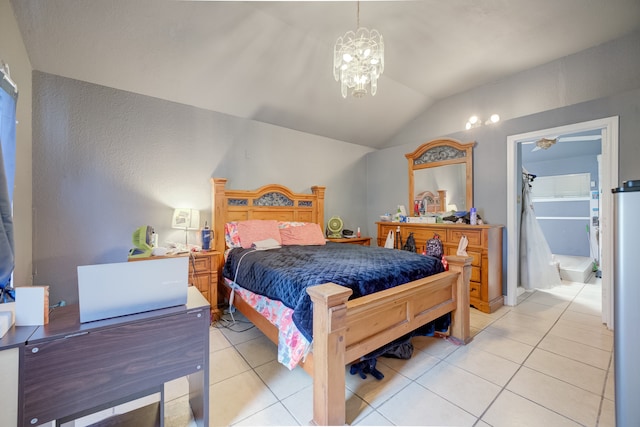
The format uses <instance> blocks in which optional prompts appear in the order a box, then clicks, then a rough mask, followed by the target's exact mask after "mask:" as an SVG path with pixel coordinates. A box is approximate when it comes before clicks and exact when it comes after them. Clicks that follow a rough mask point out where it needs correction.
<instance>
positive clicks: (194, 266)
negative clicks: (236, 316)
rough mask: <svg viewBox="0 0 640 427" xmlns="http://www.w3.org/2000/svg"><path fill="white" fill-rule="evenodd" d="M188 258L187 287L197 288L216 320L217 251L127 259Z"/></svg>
mask: <svg viewBox="0 0 640 427" xmlns="http://www.w3.org/2000/svg"><path fill="white" fill-rule="evenodd" d="M176 256H188V257H190V260H189V285H192V286H195V287H196V288H198V290H199V291H200V293H201V294H202V296H204V297H205V298H206V299H207V301H209V304H210V305H211V318H212V319H213V320H217V319H219V318H220V315H221V312H220V310H219V309H218V271H219V270H220V266H221V263H222V255H221V253H220V252H218V251H201V252H189V253H183V254H178V255H162V256H151V257H142V258H129V261H144V260H149V259H158V258H169V257H176Z"/></svg>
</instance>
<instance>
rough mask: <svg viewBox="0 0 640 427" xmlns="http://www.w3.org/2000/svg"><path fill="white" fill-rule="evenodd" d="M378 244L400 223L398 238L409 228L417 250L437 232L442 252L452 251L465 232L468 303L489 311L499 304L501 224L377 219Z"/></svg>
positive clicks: (486, 311)
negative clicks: (469, 262) (413, 222)
mask: <svg viewBox="0 0 640 427" xmlns="http://www.w3.org/2000/svg"><path fill="white" fill-rule="evenodd" d="M376 224H377V225H378V246H381V247H382V246H384V242H385V240H386V239H387V235H388V234H389V231H390V230H393V232H394V233H396V231H397V229H398V227H400V236H402V241H403V242H406V241H407V237H408V236H409V233H411V232H413V237H414V238H415V240H416V249H417V251H418V252H419V253H422V251H423V250H424V248H425V244H426V242H427V240H428V239H431V238H432V237H433V235H434V233H437V234H438V235H439V236H440V239H441V240H442V244H443V246H444V253H445V255H455V254H456V252H457V250H458V243H459V242H460V238H461V237H462V236H463V235H464V236H467V239H468V240H469V244H468V246H467V254H468V255H469V256H470V257H472V258H473V261H472V263H471V281H470V283H469V299H470V301H471V305H472V306H474V307H475V308H477V309H478V310H480V311H483V312H485V313H491V312H493V311H494V310H496V309H497V308H499V307H500V306H502V304H503V300H504V298H503V296H502V230H503V228H504V227H503V226H502V225H465V224H412V223H399V222H378V223H376Z"/></svg>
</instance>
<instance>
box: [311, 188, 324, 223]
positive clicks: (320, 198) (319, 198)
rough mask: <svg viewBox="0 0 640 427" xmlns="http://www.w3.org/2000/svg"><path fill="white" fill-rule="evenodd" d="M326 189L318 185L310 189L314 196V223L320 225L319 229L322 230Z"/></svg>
mask: <svg viewBox="0 0 640 427" xmlns="http://www.w3.org/2000/svg"><path fill="white" fill-rule="evenodd" d="M325 188H326V187H323V186H320V185H314V186H313V187H311V193H313V194H314V195H315V196H316V203H315V216H316V217H315V218H314V221H315V222H316V223H318V224H320V228H322V229H323V230H324V227H325V224H324V190H325Z"/></svg>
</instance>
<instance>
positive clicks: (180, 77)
mask: <svg viewBox="0 0 640 427" xmlns="http://www.w3.org/2000/svg"><path fill="white" fill-rule="evenodd" d="M11 3H12V5H13V8H14V11H15V14H16V18H17V20H18V23H19V26H20V29H21V31H22V34H23V38H24V42H25V45H26V49H27V52H28V54H29V58H30V60H31V64H32V66H33V68H34V69H35V70H39V71H44V72H47V73H52V74H57V75H61V76H65V77H70V78H73V79H78V80H84V81H88V82H91V83H95V84H100V85H105V86H110V87H114V88H117V89H122V90H127V91H131V92H135V93H140V94H144V95H149V96H154V97H157V98H162V99H166V100H170V101H175V102H180V103H184V104H188V105H193V106H196V107H200V108H205V109H208V110H213V111H218V112H222V113H226V114H230V115H234V116H238V117H243V118H247V119H253V120H257V121H262V122H266V123H272V124H275V125H279V126H284V127H287V128H291V129H296V130H300V131H303V132H307V133H311V134H317V135H322V136H326V137H329V138H334V139H338V140H342V141H348V142H352V143H355V144H361V145H366V146H370V147H382V146H384V144H385V142H386V141H388V140H389V139H390V138H391V137H393V136H394V135H395V134H396V133H397V132H398V131H399V130H400V129H402V127H403V126H405V125H406V124H407V123H408V122H409V121H411V120H412V119H413V118H415V117H416V116H418V115H419V114H420V113H422V112H424V110H425V109H427V108H428V107H429V106H430V105H432V104H433V103H434V102H436V101H438V100H440V99H443V98H446V97H448V96H450V95H453V94H456V93H460V92H464V91H466V90H469V89H472V88H474V87H477V86H480V85H483V84H487V83H491V82H494V81H496V80H499V79H501V78H503V77H505V76H508V75H511V74H514V73H517V72H520V71H522V70H526V69H529V68H532V67H535V66H538V65H541V64H544V63H547V62H550V61H553V60H555V59H558V58H561V57H564V56H567V55H570V54H572V53H575V52H579V51H581V50H584V49H587V48H590V47H593V46H597V45H599V44H602V43H604V42H607V41H610V40H613V39H616V38H618V37H620V36H622V35H625V34H627V33H629V32H631V31H634V30H635V29H637V28H639V27H640V0H599V1H595V0H594V1H591V0H588V1H587V0H422V1H366V2H362V3H361V4H360V24H361V26H364V27H369V28H376V29H378V30H379V31H380V32H381V33H382V35H383V37H384V41H385V53H386V56H385V71H384V74H383V75H382V77H381V79H380V80H379V82H378V93H377V95H376V96H375V97H370V96H367V97H365V98H360V99H353V98H348V99H346V100H345V99H343V98H342V97H341V95H340V87H339V84H338V83H337V82H335V81H334V79H333V72H332V66H333V44H334V43H335V40H336V39H337V37H338V36H340V35H342V34H344V32H346V31H347V30H355V27H356V3H355V2H349V1H333V2H313V1H302V2H293V1H282V2H270V1H258V2H233V1H227V2H220V1H165V0H100V1H95V0H94V1H87V0H11Z"/></svg>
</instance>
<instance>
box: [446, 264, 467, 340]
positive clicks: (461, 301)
mask: <svg viewBox="0 0 640 427" xmlns="http://www.w3.org/2000/svg"><path fill="white" fill-rule="evenodd" d="M446 259H447V262H448V263H449V271H453V272H459V273H460V275H458V281H457V283H456V301H457V304H456V310H455V311H454V312H453V313H452V316H451V328H450V331H451V332H450V335H451V336H452V337H454V338H456V339H458V340H460V341H461V342H462V343H464V344H467V343H469V342H470V341H471V339H472V338H471V328H470V325H469V322H470V319H469V279H470V278H471V260H472V259H473V258H471V257H462V256H455V255H449V256H447V257H446Z"/></svg>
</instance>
